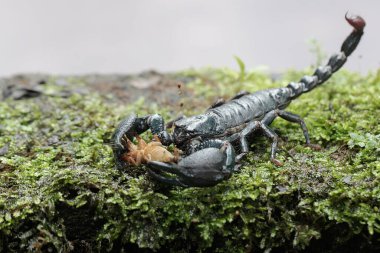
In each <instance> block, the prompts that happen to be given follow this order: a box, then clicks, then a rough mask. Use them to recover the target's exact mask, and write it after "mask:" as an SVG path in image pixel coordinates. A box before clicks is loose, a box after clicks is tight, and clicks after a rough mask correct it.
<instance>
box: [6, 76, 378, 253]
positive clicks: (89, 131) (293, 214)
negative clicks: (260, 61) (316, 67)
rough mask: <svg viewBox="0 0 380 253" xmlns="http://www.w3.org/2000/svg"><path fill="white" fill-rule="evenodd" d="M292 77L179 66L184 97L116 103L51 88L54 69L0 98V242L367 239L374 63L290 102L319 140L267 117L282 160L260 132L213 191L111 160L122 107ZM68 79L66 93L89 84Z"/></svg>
mask: <svg viewBox="0 0 380 253" xmlns="http://www.w3.org/2000/svg"><path fill="white" fill-rule="evenodd" d="M306 72H307V73H310V71H309V70H307V71H306ZM306 72H305V73H306ZM303 74H304V73H300V72H297V73H296V72H289V73H288V74H287V75H285V76H284V77H283V78H282V79H280V80H275V81H274V80H272V79H271V78H269V77H268V76H267V75H265V74H262V73H260V72H257V71H253V72H247V71H245V70H244V72H242V71H240V72H235V71H232V70H229V69H207V70H191V71H185V72H182V73H178V74H175V75H172V76H170V78H172V79H175V80H182V81H185V85H184V87H183V90H184V92H187V94H190V95H191V96H192V97H191V100H188V99H186V98H179V100H180V101H181V103H183V104H184V106H183V107H178V106H174V105H170V104H165V103H163V105H162V104H160V107H159V106H157V104H154V103H145V102H146V101H144V100H143V99H140V100H137V101H136V102H134V103H130V104H129V105H126V103H125V101H122V102H120V100H118V99H117V98H116V97H114V96H112V95H99V94H98V93H96V92H93V89H89V91H90V92H84V93H82V94H81V95H78V94H77V95H69V96H68V97H67V98H66V97H59V96H54V94H61V93H62V89H63V88H62V87H61V86H59V85H57V78H53V77H51V78H50V79H48V80H47V82H46V83H45V84H44V85H45V89H46V90H48V91H49V92H48V93H45V94H44V95H42V96H38V97H35V98H31V99H25V100H17V101H15V100H11V99H8V100H5V101H2V102H0V154H1V156H0V251H8V252H20V251H42V252H45V251H46V252H50V251H60V252H70V251H75V252H78V251H80V250H82V251H85V250H87V251H88V250H101V251H105V250H112V249H119V248H125V249H131V250H136V249H140V250H142V249H145V250H149V249H150V250H163V251H167V250H170V251H172V252H188V251H206V250H210V251H213V252H246V251H248V252H249V251H256V250H258V251H269V250H271V249H272V250H276V249H277V250H280V251H286V250H294V251H300V250H302V249H307V250H308V252H311V251H313V250H314V251H315V252H318V251H321V250H323V251H331V252H337V251H341V250H343V251H345V250H347V249H350V250H374V249H375V248H376V247H379V245H380V243H379V241H378V239H379V234H380V212H379V206H380V205H379V204H380V198H379V196H380V186H379V180H380V161H379V157H380V127H379V123H380V120H379V115H380V99H379V96H378V94H380V71H378V72H376V73H370V74H368V75H366V76H361V75H359V74H356V73H351V72H347V71H340V72H338V73H336V74H335V75H334V76H333V77H332V78H331V80H330V81H328V82H327V83H326V84H324V85H323V87H320V88H318V89H316V90H314V91H312V92H311V93H310V94H306V95H303V96H301V97H300V98H298V99H297V100H295V101H294V102H293V103H292V104H291V105H290V107H289V108H288V110H289V111H292V112H294V113H297V114H299V115H301V116H302V117H303V118H304V119H305V121H306V123H307V125H308V127H309V131H310V135H311V138H312V141H313V142H314V143H318V144H320V145H322V147H323V150H322V151H319V152H316V151H313V150H311V149H309V148H307V147H304V145H303V143H304V140H303V136H302V132H301V130H300V129H299V127H298V126H297V125H293V124H290V123H288V122H285V121H282V120H276V121H275V122H274V123H273V125H272V126H273V128H274V129H276V131H277V132H279V135H280V136H281V137H282V139H283V142H282V143H281V150H280V151H279V154H278V157H279V159H281V160H283V161H284V162H285V166H284V167H282V168H277V167H275V166H273V165H272V164H271V163H270V162H269V161H268V158H269V154H268V153H269V152H268V151H269V143H268V141H267V140H266V139H264V138H260V137H257V138H256V140H255V141H254V142H253V144H252V148H251V150H252V152H251V153H250V154H249V156H248V157H247V159H245V160H244V162H243V166H242V169H241V171H240V172H237V173H235V174H234V175H233V176H232V177H231V178H230V179H229V180H228V181H225V182H223V183H221V184H219V185H217V186H215V187H212V188H207V189H198V188H190V189H182V188H176V187H174V188H171V187H167V186H165V185H161V184H159V183H156V182H153V181H151V179H150V178H149V177H148V176H147V175H146V173H145V171H144V168H143V167H141V168H137V169H133V171H131V170H129V169H126V170H125V171H123V172H121V171H117V170H116V169H115V164H114V161H113V155H112V149H111V146H110V136H111V135H112V132H113V131H114V129H115V126H116V125H117V124H118V122H119V121H120V120H121V119H122V118H123V117H124V116H125V115H127V114H128V113H130V112H131V111H132V110H133V111H136V112H138V113H139V114H140V115H144V114H147V113H161V114H163V115H164V116H165V118H166V119H167V120H169V119H170V118H174V117H175V116H176V115H177V114H178V113H179V110H181V111H183V112H185V113H186V114H194V113H198V112H200V111H202V110H204V108H206V107H207V106H208V105H209V104H210V103H211V102H212V100H214V99H216V97H218V96H222V97H225V98H227V96H229V95H230V94H233V93H236V92H238V91H239V90H249V91H256V90H260V89H265V88H270V87H281V86H284V85H286V84H287V82H289V81H291V80H298V79H299V78H300V77H301V76H302V75H303ZM59 80H62V79H59ZM65 80H67V84H66V85H65V86H64V89H65V90H70V89H73V88H74V87H78V84H80V86H81V87H84V88H86V87H87V86H89V84H86V82H85V81H84V80H85V79H81V78H66V79H65ZM87 88H88V87H87ZM218 88H221V89H218ZM175 89H176V88H174V90H175ZM217 90H220V94H215V93H216V91H217ZM65 94H66V95H67V94H69V93H65ZM66 95H65V96H66ZM156 95H157V96H161V97H162V96H165V92H164V91H163V92H162V93H161V94H156ZM161 101H162V100H161ZM168 101H171V100H170V99H168ZM194 105H197V106H194Z"/></svg>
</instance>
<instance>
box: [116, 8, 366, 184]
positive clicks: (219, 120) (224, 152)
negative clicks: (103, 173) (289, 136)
mask: <svg viewBox="0 0 380 253" xmlns="http://www.w3.org/2000/svg"><path fill="white" fill-rule="evenodd" d="M346 20H347V21H348V23H349V24H350V25H351V26H352V27H353V28H354V30H353V31H352V32H351V34H350V35H349V36H348V37H347V38H346V39H345V41H344V42H343V44H342V46H341V52H339V53H337V54H334V55H333V56H331V57H330V59H329V61H328V63H327V64H326V65H325V66H321V67H318V68H317V70H316V71H315V72H314V74H313V75H311V76H304V77H303V78H302V79H301V80H300V81H299V82H292V83H290V84H288V85H287V86H286V87H283V88H276V89H268V90H262V91H258V92H255V93H248V92H241V93H239V94H238V95H236V96H235V97H233V99H231V100H229V101H223V100H218V101H217V102H215V103H214V104H213V105H212V106H211V107H210V108H209V109H207V110H206V112H204V113H203V114H200V115H196V116H192V117H188V118H185V117H181V118H178V119H176V120H174V121H172V122H171V124H169V125H170V127H173V132H172V133H168V132H167V130H166V127H165V124H164V120H163V118H162V117H161V116H160V115H158V114H154V115H148V116H144V117H137V116H136V115H134V114H132V115H130V116H129V117H127V118H126V119H125V120H124V121H122V122H121V123H120V125H119V127H118V128H117V129H116V131H115V133H114V136H113V141H114V144H115V145H114V154H115V160H116V165H117V167H118V168H120V169H124V168H125V167H126V166H127V163H126V162H125V161H123V157H124V156H123V154H125V153H128V155H129V150H128V146H127V145H125V143H124V142H125V141H124V139H125V138H133V136H134V135H135V134H141V133H143V132H145V131H147V130H148V129H150V130H151V132H152V133H153V134H154V135H157V136H158V138H159V140H160V141H161V143H162V144H163V145H166V146H167V145H170V144H174V145H175V146H176V147H177V148H179V149H180V150H182V151H183V156H182V158H180V159H179V161H178V163H174V164H173V163H167V162H163V161H156V160H154V161H148V162H147V163H148V167H149V168H150V169H149V170H148V172H149V174H150V175H151V176H152V177H153V178H154V179H156V180H158V181H161V182H163V183H167V184H171V185H178V186H183V187H191V186H197V187H206V186H213V185H215V184H217V183H219V182H221V181H222V180H225V179H227V178H229V177H230V176H231V174H232V172H233V171H234V169H235V168H236V166H235V159H236V160H240V159H241V158H242V157H243V156H244V155H245V154H246V153H248V152H249V147H250V144H249V142H248V137H249V136H250V135H251V134H252V133H254V132H255V131H257V130H262V131H263V133H264V134H265V135H266V136H267V137H268V138H269V139H270V140H271V142H272V144H271V152H270V160H271V161H272V162H273V163H274V164H275V165H278V166H281V165H282V162H281V161H279V160H277V159H276V152H277V145H278V140H279V137H278V136H277V134H276V133H275V132H274V131H273V130H272V129H271V128H270V127H269V125H270V124H271V123H272V122H273V121H274V119H275V118H277V117H280V118H282V119H285V120H287V121H289V122H293V123H297V124H299V125H300V127H301V129H302V131H303V134H304V137H305V140H306V144H307V145H309V146H312V147H316V146H313V145H312V144H310V137H309V133H308V130H307V127H306V124H305V122H304V121H303V120H302V118H301V117H300V116H298V115H296V114H293V113H290V112H287V111H284V109H285V108H286V107H287V106H288V105H289V104H290V103H291V101H292V100H293V99H295V98H297V97H298V96H300V95H301V94H303V93H306V92H309V91H311V90H312V89H314V88H316V87H317V86H319V85H321V84H322V83H324V82H325V81H327V80H328V79H329V78H330V76H331V75H332V74H333V73H334V72H336V71H337V70H339V69H340V68H341V67H342V66H343V64H344V63H345V62H346V60H347V57H348V56H349V55H351V54H352V52H353V51H354V50H355V49H356V47H357V45H358V44H359V42H360V39H361V37H362V35H363V29H364V26H365V21H364V19H363V18H361V17H359V16H351V17H348V16H347V15H346ZM231 143H233V144H235V143H236V144H238V145H240V151H241V152H240V153H239V154H238V155H237V156H235V151H234V148H233V147H232V145H231ZM128 155H127V156H128Z"/></svg>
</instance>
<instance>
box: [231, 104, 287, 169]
mask: <svg viewBox="0 0 380 253" xmlns="http://www.w3.org/2000/svg"><path fill="white" fill-rule="evenodd" d="M276 116H277V115H276V113H275V111H270V112H268V113H267V114H266V115H265V116H264V118H263V119H262V120H261V121H252V122H250V123H249V124H248V125H247V126H246V127H245V128H244V129H243V131H242V132H241V134H240V146H241V151H242V153H241V154H240V155H239V156H238V158H239V159H241V158H242V157H243V156H245V155H246V154H247V153H248V151H249V144H248V141H247V136H248V135H250V134H252V133H253V132H255V131H256V130H258V129H261V130H262V131H263V132H264V134H265V135H266V136H267V137H268V138H270V139H271V140H272V145H271V155H270V160H271V162H273V163H274V164H275V165H277V166H282V165H283V164H282V162H280V161H279V160H277V159H276V152H277V146H278V139H279V138H278V135H277V134H276V133H275V132H274V131H273V130H272V129H271V128H269V127H268V125H269V124H270V123H272V121H273V120H274V119H275V118H276Z"/></svg>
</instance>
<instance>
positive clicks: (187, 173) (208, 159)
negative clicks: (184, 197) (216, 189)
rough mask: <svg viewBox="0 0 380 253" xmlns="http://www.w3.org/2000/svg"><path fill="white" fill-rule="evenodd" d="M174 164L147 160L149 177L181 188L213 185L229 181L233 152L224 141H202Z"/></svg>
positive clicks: (229, 145) (232, 168)
mask: <svg viewBox="0 0 380 253" xmlns="http://www.w3.org/2000/svg"><path fill="white" fill-rule="evenodd" d="M193 151H194V153H192V154H190V155H189V156H187V157H185V158H183V159H182V160H181V161H179V163H178V164H168V163H163V162H157V161H151V162H149V163H148V165H149V167H150V169H149V170H148V172H149V174H150V175H151V176H152V177H153V178H155V179H156V180H158V181H161V182H163V183H169V184H172V185H177V186H184V187H208V186H214V185H216V184H217V183H219V182H220V181H222V180H225V179H227V178H229V177H230V176H231V174H232V172H233V170H234V167H235V152H234V149H233V147H232V145H231V144H230V143H229V142H228V141H222V140H206V141H204V142H202V143H200V144H198V145H197V146H196V147H194V148H193Z"/></svg>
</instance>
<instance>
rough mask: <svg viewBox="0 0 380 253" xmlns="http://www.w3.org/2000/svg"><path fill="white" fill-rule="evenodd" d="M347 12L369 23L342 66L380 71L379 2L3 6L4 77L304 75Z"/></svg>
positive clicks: (116, 1) (329, 46)
mask: <svg viewBox="0 0 380 253" xmlns="http://www.w3.org/2000/svg"><path fill="white" fill-rule="evenodd" d="M346 11H350V12H351V13H356V14H360V15H361V16H363V17H364V18H365V19H366V21H367V27H366V30H365V35H364V37H363V39H362V42H361V44H360V45H359V47H358V48H357V50H356V51H355V52H354V54H353V55H352V57H351V59H350V60H349V61H348V63H347V64H346V68H348V69H351V70H356V71H360V72H364V73H366V72H367V71H369V70H374V69H377V68H379V67H380V59H379V51H380V50H379V47H380V45H379V44H380V43H379V36H380V32H379V31H380V29H379V27H380V15H379V11H380V1H378V0H364V1H358V0H336V1H331V0H330V1H329V0H320V1H306V0H305V1H301V0H283V1H280V0H278V1H274V0H267V1H248V0H235V1H232V0H230V1H229V0H207V1H205V0H138V1H137V0H135V1H132V0H110V1H105V0H65V1H58V0H0V31H1V37H0V38H1V41H0V57H1V60H0V76H9V75H13V74H17V73H36V72H37V73H51V74H85V73H136V72H140V71H143V70H148V69H155V70H158V71H175V70H182V69H186V68H190V67H196V68H198V67H202V66H216V67H220V66H229V67H233V68H237V65H236V63H235V60H234V58H233V56H234V55H237V56H239V57H240V58H241V59H242V60H243V61H244V62H245V63H246V65H247V68H256V67H259V66H267V67H268V69H269V71H271V72H280V71H282V70H285V69H288V68H297V69H300V68H304V67H306V66H308V65H310V64H313V63H315V55H313V54H311V53H310V47H311V46H310V42H309V41H310V40H311V39H316V40H317V41H318V42H319V43H320V45H321V46H322V48H323V50H324V51H325V52H326V53H327V54H331V53H333V52H337V51H339V48H340V45H341V43H342V42H343V40H344V39H345V37H346V36H347V35H348V34H349V33H350V31H351V27H349V25H348V24H347V23H346V21H345V20H344V15H345V13H346Z"/></svg>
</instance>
